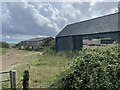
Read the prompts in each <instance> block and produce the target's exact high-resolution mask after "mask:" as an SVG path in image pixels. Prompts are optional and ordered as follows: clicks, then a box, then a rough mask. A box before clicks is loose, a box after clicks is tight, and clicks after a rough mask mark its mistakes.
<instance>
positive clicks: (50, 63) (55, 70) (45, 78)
mask: <svg viewBox="0 0 120 90" xmlns="http://www.w3.org/2000/svg"><path fill="white" fill-rule="evenodd" d="M11 50H12V49H11ZM14 53H16V54H17V55H18V58H17V57H15V59H16V60H14V63H13V64H12V65H11V67H13V68H12V69H15V70H16V71H17V88H20V87H21V86H22V82H20V81H21V79H22V77H23V72H24V70H26V69H27V70H29V72H30V88H48V87H49V86H50V85H51V84H52V83H53V82H54V80H55V79H56V77H57V76H58V75H59V74H60V73H61V72H62V71H63V70H65V69H67V67H68V66H69V63H70V62H71V61H72V59H71V58H67V57H66V56H64V55H63V54H53V53H50V52H45V53H42V52H37V51H27V50H14ZM17 55H16V56H17ZM19 82H20V83H19ZM8 85H9V84H8V83H4V85H3V88H6V87H9V86H8Z"/></svg>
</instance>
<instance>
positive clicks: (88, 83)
mask: <svg viewBox="0 0 120 90" xmlns="http://www.w3.org/2000/svg"><path fill="white" fill-rule="evenodd" d="M118 56H119V49H118V45H106V46H101V47H100V46H99V47H98V46H97V47H91V46H90V47H84V49H82V50H81V51H77V52H67V53H54V52H45V53H44V52H38V51H26V50H17V49H9V50H7V51H6V53H4V54H3V55H2V67H3V71H8V70H13V69H15V70H16V71H17V88H21V86H22V82H21V80H22V77H23V72H24V70H26V69H27V70H29V72H30V84H29V85H30V86H29V87H30V88H48V87H53V88H55V87H56V88H65V89H68V88H70V90H71V89H72V90H73V88H75V90H76V89H77V90H80V89H82V90H86V88H87V89H90V88H98V89H99V88H106V89H108V88H119V87H120V85H119V83H120V63H119V60H120V58H119V57H118ZM4 78H6V77H4ZM3 87H4V88H8V87H9V85H8V83H5V84H3ZM106 89H105V90H106Z"/></svg>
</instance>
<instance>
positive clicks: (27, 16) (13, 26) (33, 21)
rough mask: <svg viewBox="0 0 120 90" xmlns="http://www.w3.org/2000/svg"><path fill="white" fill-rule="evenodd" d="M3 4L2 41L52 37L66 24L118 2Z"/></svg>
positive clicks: (105, 10) (98, 13)
mask: <svg viewBox="0 0 120 90" xmlns="http://www.w3.org/2000/svg"><path fill="white" fill-rule="evenodd" d="M3 5H4V9H3V10H5V11H4V13H3V15H2V18H3V20H2V30H3V37H4V40H7V41H10V40H12V41H20V40H23V39H27V38H28V37H29V38H30V37H37V36H38V35H40V36H41V35H42V36H55V35H57V33H59V31H60V30H62V28H63V27H64V26H65V25H66V24H69V23H73V22H80V21H83V20H86V19H90V18H93V17H98V16H102V15H105V14H108V13H113V11H114V10H115V8H116V7H117V2H111V3H110V2H103V3H100V2H96V3H91V2H69V3H67V2H63V3H54V2H52V3H49V2H48V3H42V2H19V3H18V2H16V3H12V2H11V3H10V2H9V3H4V4H3ZM6 10H7V11H6ZM6 36H10V38H8V37H6ZM15 37H16V38H15ZM21 37H23V38H21Z"/></svg>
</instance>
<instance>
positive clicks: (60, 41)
mask: <svg viewBox="0 0 120 90" xmlns="http://www.w3.org/2000/svg"><path fill="white" fill-rule="evenodd" d="M81 48H82V37H81V36H66V37H56V51H73V50H80V49H81Z"/></svg>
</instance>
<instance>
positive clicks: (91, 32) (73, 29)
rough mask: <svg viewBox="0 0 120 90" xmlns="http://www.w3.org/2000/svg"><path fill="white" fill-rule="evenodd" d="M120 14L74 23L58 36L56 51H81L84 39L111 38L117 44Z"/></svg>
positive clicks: (119, 34)
mask: <svg viewBox="0 0 120 90" xmlns="http://www.w3.org/2000/svg"><path fill="white" fill-rule="evenodd" d="M119 15H120V13H114V14H109V15H106V16H102V17H98V18H94V19H90V20H86V21H82V22H78V23H73V24H69V25H67V26H65V28H64V29H63V30H62V31H61V32H60V33H59V34H58V35H57V36H56V50H57V51H69V50H80V49H81V48H82V47H83V39H84V38H88V39H101V38H111V40H114V41H116V42H118V41H119V36H120V23H119V21H120V18H119V17H120V16H119Z"/></svg>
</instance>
